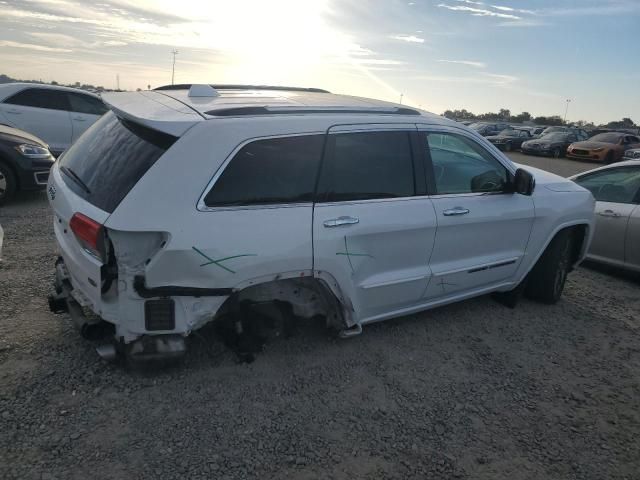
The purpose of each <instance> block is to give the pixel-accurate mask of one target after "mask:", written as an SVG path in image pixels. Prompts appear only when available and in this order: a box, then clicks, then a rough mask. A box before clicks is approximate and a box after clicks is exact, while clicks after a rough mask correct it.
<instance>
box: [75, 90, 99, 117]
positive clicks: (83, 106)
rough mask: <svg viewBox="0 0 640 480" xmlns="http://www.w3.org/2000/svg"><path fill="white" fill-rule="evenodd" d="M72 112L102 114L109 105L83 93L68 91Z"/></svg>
mask: <svg viewBox="0 0 640 480" xmlns="http://www.w3.org/2000/svg"><path fill="white" fill-rule="evenodd" d="M67 97H68V98H69V104H70V106H71V111H72V112H77V113H88V114H91V115H102V114H104V113H106V112H107V107H106V106H105V105H104V103H102V102H101V101H100V100H98V99H97V98H94V97H90V96H89V95H83V94H81V93H67Z"/></svg>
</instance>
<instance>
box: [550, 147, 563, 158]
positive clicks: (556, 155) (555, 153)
mask: <svg viewBox="0 0 640 480" xmlns="http://www.w3.org/2000/svg"><path fill="white" fill-rule="evenodd" d="M552 155H553V158H560V157H561V156H562V152H561V151H560V149H559V148H558V147H556V148H554V149H553V152H552Z"/></svg>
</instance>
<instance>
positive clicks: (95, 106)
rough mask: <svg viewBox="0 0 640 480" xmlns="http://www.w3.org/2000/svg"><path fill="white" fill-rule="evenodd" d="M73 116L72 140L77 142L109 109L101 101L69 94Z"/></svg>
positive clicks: (81, 94) (87, 96) (86, 96)
mask: <svg viewBox="0 0 640 480" xmlns="http://www.w3.org/2000/svg"><path fill="white" fill-rule="evenodd" d="M67 98H68V99H69V110H70V112H71V113H70V115H71V125H72V138H71V141H72V142H75V141H76V140H77V139H78V137H80V135H82V134H83V133H84V132H85V131H86V130H87V128H89V127H90V126H91V125H93V123H94V122H95V121H96V120H98V119H99V118H100V116H101V115H103V114H104V113H106V112H107V107H106V106H105V105H104V103H102V101H100V100H99V99H97V98H95V97H93V96H91V95H87V94H84V93H76V92H67Z"/></svg>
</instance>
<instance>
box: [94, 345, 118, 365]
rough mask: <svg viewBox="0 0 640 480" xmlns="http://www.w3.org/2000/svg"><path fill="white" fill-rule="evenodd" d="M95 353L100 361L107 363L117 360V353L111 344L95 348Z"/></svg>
mask: <svg viewBox="0 0 640 480" xmlns="http://www.w3.org/2000/svg"><path fill="white" fill-rule="evenodd" d="M96 353H97V354H98V356H100V358H101V359H103V360H105V361H107V362H115V361H116V360H117V358H118V351H117V350H116V347H115V345H114V344H113V343H105V344H104V345H100V346H99V347H97V348H96Z"/></svg>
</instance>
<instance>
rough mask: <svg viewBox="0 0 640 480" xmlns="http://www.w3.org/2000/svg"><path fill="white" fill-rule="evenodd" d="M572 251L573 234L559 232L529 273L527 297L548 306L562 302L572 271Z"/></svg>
mask: <svg viewBox="0 0 640 480" xmlns="http://www.w3.org/2000/svg"><path fill="white" fill-rule="evenodd" d="M571 250H572V240H571V232H570V231H569V230H563V231H561V232H558V234H557V235H556V236H555V237H554V238H553V240H551V243H550V244H549V246H547V249H546V250H545V251H544V253H543V254H542V256H541V257H540V258H539V259H538V262H537V263H536V264H535V266H534V267H533V269H532V270H531V273H529V278H528V280H527V287H526V290H525V295H526V296H527V297H529V298H531V299H532V300H537V301H539V302H542V303H548V304H554V303H556V302H557V301H558V300H560V297H561V296H562V292H563V290H564V285H565V283H566V281H567V276H568V275H569V270H570V269H571Z"/></svg>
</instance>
